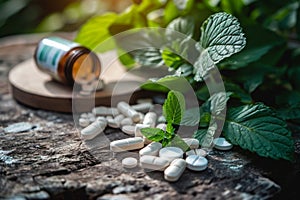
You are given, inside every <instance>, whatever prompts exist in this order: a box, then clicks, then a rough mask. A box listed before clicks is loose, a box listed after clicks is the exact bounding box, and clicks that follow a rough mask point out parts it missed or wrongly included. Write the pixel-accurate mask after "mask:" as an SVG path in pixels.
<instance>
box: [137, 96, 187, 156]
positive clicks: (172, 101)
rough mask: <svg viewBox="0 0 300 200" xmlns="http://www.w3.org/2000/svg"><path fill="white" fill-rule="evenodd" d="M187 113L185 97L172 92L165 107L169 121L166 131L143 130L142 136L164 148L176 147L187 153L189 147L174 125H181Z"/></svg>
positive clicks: (165, 115) (164, 113)
mask: <svg viewBox="0 0 300 200" xmlns="http://www.w3.org/2000/svg"><path fill="white" fill-rule="evenodd" d="M184 111H185V100H184V96H183V95H182V94H181V93H180V92H178V91H174V90H171V91H170V92H169V93H168V97H167V99H166V100H165V103H164V105H163V115H164V117H165V118H166V121H167V127H166V131H163V130H161V129H159V128H142V129H141V132H142V134H143V135H144V136H145V137H146V138H147V139H149V140H151V141H155V142H160V143H162V146H163V147H165V146H176V147H179V148H181V149H182V150H184V151H186V150H187V149H188V148H189V147H188V145H187V144H186V143H185V142H184V141H183V140H182V139H181V138H180V136H179V135H177V134H176V128H175V127H174V125H179V124H180V122H181V120H182V118H183V115H184Z"/></svg>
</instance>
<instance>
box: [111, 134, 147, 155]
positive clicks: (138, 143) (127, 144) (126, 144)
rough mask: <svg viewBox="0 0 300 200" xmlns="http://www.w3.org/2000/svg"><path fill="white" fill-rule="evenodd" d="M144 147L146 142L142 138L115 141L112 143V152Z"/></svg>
mask: <svg viewBox="0 0 300 200" xmlns="http://www.w3.org/2000/svg"><path fill="white" fill-rule="evenodd" d="M143 147H144V140H143V138H141V137H134V138H126V139H121V140H115V141H113V142H111V143H110V150H111V151H113V152H122V151H130V150H135V149H141V148H143Z"/></svg>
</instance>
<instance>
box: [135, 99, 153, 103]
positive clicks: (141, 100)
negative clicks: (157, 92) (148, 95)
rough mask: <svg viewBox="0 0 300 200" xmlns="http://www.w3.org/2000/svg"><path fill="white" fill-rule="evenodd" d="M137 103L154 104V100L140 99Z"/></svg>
mask: <svg viewBox="0 0 300 200" xmlns="http://www.w3.org/2000/svg"><path fill="white" fill-rule="evenodd" d="M136 103H138V104H140V103H152V99H138V100H137V101H136Z"/></svg>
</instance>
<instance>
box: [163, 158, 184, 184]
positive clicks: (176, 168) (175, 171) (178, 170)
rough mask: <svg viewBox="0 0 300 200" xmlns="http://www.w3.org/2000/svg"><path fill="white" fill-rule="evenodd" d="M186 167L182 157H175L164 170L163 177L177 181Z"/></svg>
mask: <svg viewBox="0 0 300 200" xmlns="http://www.w3.org/2000/svg"><path fill="white" fill-rule="evenodd" d="M185 168H186V162H185V160H183V159H182V158H177V159H175V160H173V161H172V162H171V164H170V166H169V167H167V169H165V171H164V178H165V179H166V180H167V181H170V182H175V181H177V180H178V179H179V178H180V177H181V175H182V173H183V172H184V170H185Z"/></svg>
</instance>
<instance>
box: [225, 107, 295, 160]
mask: <svg viewBox="0 0 300 200" xmlns="http://www.w3.org/2000/svg"><path fill="white" fill-rule="evenodd" d="M223 133H224V136H225V137H226V139H227V140H229V141H230V142H231V143H232V144H234V145H239V146H240V147H241V148H243V149H247V150H249V151H252V152H256V153H257V154H258V155H260V156H263V157H270V158H273V159H286V160H292V159H293V152H294V142H293V139H292V137H291V133H290V131H289V130H288V129H287V128H286V123H285V122H284V121H283V120H281V119H279V118H277V117H275V116H274V112H273V111H272V110H271V109H270V108H269V107H267V106H265V105H263V104H254V105H246V106H241V107H237V108H230V109H229V110H228V113H227V119H226V121H225V124H224V129H223Z"/></svg>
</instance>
